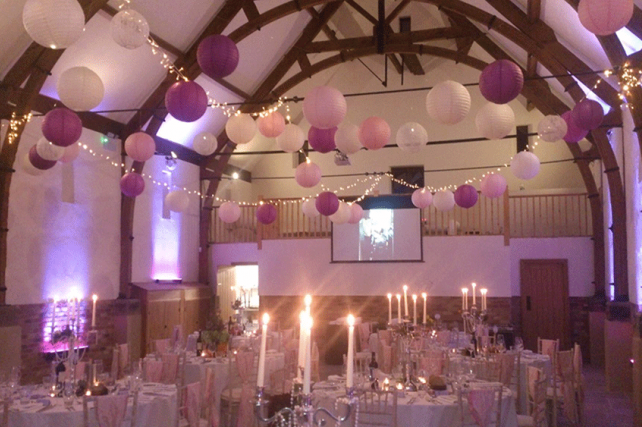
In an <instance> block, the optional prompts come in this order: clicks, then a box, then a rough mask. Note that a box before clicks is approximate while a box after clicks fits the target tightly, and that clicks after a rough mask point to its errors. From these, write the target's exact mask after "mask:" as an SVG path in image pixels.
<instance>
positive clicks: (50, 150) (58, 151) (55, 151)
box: [36, 138, 65, 162]
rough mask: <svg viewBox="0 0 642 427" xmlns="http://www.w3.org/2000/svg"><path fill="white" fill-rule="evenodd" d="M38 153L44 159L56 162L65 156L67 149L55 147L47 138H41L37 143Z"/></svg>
mask: <svg viewBox="0 0 642 427" xmlns="http://www.w3.org/2000/svg"><path fill="white" fill-rule="evenodd" d="M36 152H37V153H38V155H39V156H40V157H42V158H43V159H45V160H53V161H54V162H56V161H58V160H60V158H61V157H62V156H63V154H65V148H64V147H60V146H58V145H54V144H52V143H51V142H49V141H47V140H46V139H45V138H40V139H39V140H38V142H37V143H36Z"/></svg>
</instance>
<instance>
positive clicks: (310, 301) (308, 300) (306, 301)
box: [303, 294, 312, 306]
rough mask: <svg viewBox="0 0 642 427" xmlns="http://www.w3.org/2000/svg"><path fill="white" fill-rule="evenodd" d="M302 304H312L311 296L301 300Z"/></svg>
mask: <svg viewBox="0 0 642 427" xmlns="http://www.w3.org/2000/svg"><path fill="white" fill-rule="evenodd" d="M303 303H304V304H305V305H307V306H309V305H310V304H312V295H310V294H308V295H306V296H305V298H303Z"/></svg>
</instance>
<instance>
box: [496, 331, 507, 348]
mask: <svg viewBox="0 0 642 427" xmlns="http://www.w3.org/2000/svg"><path fill="white" fill-rule="evenodd" d="M497 347H499V351H504V350H506V341H505V340H504V335H502V334H498V335H497Z"/></svg>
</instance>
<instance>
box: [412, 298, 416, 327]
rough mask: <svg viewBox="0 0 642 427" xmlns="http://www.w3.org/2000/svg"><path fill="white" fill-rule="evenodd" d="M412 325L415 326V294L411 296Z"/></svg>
mask: <svg viewBox="0 0 642 427" xmlns="http://www.w3.org/2000/svg"><path fill="white" fill-rule="evenodd" d="M412 323H413V324H414V325H416V324H417V294H412Z"/></svg>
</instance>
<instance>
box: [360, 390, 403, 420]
mask: <svg viewBox="0 0 642 427" xmlns="http://www.w3.org/2000/svg"><path fill="white" fill-rule="evenodd" d="M359 426H360V427H375V426H377V427H380V426H387V427H397V394H396V393H395V392H391V391H377V390H366V391H364V392H363V393H362V394H360V395H359Z"/></svg>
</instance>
